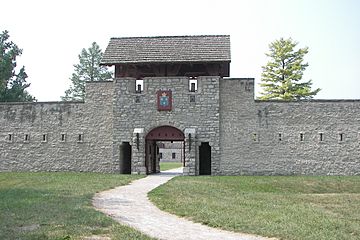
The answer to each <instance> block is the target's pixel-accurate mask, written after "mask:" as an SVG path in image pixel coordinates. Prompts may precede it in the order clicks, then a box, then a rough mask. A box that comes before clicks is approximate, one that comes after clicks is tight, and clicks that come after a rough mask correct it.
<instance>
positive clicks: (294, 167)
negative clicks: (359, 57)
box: [220, 79, 360, 175]
mask: <svg viewBox="0 0 360 240" xmlns="http://www.w3.org/2000/svg"><path fill="white" fill-rule="evenodd" d="M249 86H250V88H249ZM220 89H221V90H220V99H221V102H220V109H221V114H220V115H221V120H220V121H221V124H220V126H221V134H220V135H221V163H220V165H221V173H222V174H224V175H254V174H256V175H301V174H306V175H359V174H360V158H359V156H360V148H359V146H360V127H359V126H360V125H359V123H360V101H359V100H311V101H299V102H283V101H254V100H253V99H254V95H253V80H252V79H237V80H236V79H229V80H225V81H221V82H220Z"/></svg>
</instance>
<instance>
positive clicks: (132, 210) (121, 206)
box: [93, 168, 269, 240]
mask: <svg viewBox="0 0 360 240" xmlns="http://www.w3.org/2000/svg"><path fill="white" fill-rule="evenodd" d="M181 172H182V169H181V168H179V169H176V170H174V169H172V170H169V171H164V172H162V173H160V174H153V175H149V176H147V177H146V178H142V179H139V180H136V181H134V182H132V183H131V184H129V185H126V186H121V187H117V188H115V189H111V190H108V191H104V192H101V193H98V194H96V195H95V197H94V199H93V205H94V206H95V207H96V208H97V209H98V210H99V211H101V212H103V213H105V214H107V215H110V216H111V217H112V218H113V219H115V220H116V221H118V222H120V223H122V224H125V225H128V226H130V227H133V228H136V229H137V230H139V231H141V232H143V233H145V234H146V235H148V236H151V237H154V238H157V239H164V240H165V239H169V240H189V239H197V240H212V239H214V240H215V239H216V240H219V239H223V240H225V239H226V240H227V239H229V240H232V239H238V240H239V239H240V240H260V239H261V240H263V239H269V238H264V237H260V236H254V235H248V234H241V233H233V232H228V231H223V230H219V229H215V228H210V227H207V226H205V225H202V224H199V223H193V222H191V221H189V220H186V219H184V218H179V217H177V216H175V215H172V214H169V213H166V212H163V211H161V210H159V209H158V208H157V207H156V206H155V205H154V204H152V203H151V202H150V201H149V200H148V197H147V193H148V192H149V191H151V190H152V189H154V188H156V187H158V186H160V185H161V184H164V183H166V182H167V181H169V180H170V179H171V178H173V177H175V176H177V175H181Z"/></svg>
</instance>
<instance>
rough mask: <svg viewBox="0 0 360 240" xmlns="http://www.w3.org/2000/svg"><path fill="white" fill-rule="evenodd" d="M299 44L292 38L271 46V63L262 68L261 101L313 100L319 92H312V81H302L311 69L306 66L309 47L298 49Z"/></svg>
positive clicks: (316, 90) (317, 90)
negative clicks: (306, 71) (305, 72)
mask: <svg viewBox="0 0 360 240" xmlns="http://www.w3.org/2000/svg"><path fill="white" fill-rule="evenodd" d="M297 44H298V43H297V42H294V41H293V40H292V39H291V38H289V39H283V38H281V39H280V40H276V41H274V42H272V43H271V44H270V45H269V47H270V51H269V53H267V54H266V56H268V57H269V58H270V61H269V62H268V63H267V64H266V65H265V66H263V67H262V69H263V72H262V75H261V76H262V78H261V83H260V86H261V87H262V90H263V91H262V92H261V95H262V96H260V97H259V99H262V100H270V99H282V100H287V101H292V100H300V99H311V98H313V97H314V96H315V95H316V94H317V93H318V92H319V91H320V89H319V88H317V89H315V90H312V89H311V85H312V81H311V80H309V81H305V82H302V81H301V80H302V77H303V74H304V71H305V69H306V68H307V67H308V66H309V65H308V63H304V56H305V55H306V54H307V53H308V51H309V49H308V47H304V48H299V49H298V50H296V49H295V48H296V46H297Z"/></svg>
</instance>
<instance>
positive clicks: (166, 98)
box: [157, 90, 172, 111]
mask: <svg viewBox="0 0 360 240" xmlns="http://www.w3.org/2000/svg"><path fill="white" fill-rule="evenodd" d="M157 108H158V111H171V108H172V93H171V90H165V91H163V90H159V91H157Z"/></svg>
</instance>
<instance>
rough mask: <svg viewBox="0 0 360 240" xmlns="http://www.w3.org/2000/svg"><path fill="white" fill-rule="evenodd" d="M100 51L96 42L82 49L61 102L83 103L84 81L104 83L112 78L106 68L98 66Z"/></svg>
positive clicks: (100, 56)
mask: <svg viewBox="0 0 360 240" xmlns="http://www.w3.org/2000/svg"><path fill="white" fill-rule="evenodd" d="M102 55H103V53H102V51H101V49H100V47H99V45H98V44H97V43H96V42H93V43H92V45H91V47H90V48H88V49H85V48H83V49H82V51H81V53H80V55H79V63H78V64H75V65H74V73H73V74H72V76H71V78H70V80H71V86H70V88H69V89H67V90H66V91H65V96H62V97H61V99H62V100H63V101H83V100H84V99H85V82H86V81H105V80H108V79H110V78H111V77H112V72H110V71H108V70H107V67H105V66H100V61H101V58H102Z"/></svg>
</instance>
